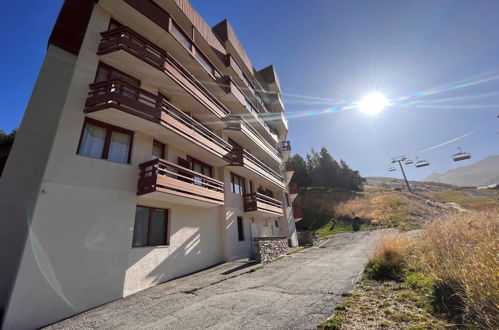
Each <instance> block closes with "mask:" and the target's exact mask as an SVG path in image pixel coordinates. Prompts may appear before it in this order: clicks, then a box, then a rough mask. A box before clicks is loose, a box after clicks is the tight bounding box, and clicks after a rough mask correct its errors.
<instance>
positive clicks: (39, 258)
mask: <svg viewBox="0 0 499 330" xmlns="http://www.w3.org/2000/svg"><path fill="white" fill-rule="evenodd" d="M287 130H288V124H287V119H286V115H285V112H284V105H283V102H282V99H281V88H280V83H279V79H278V77H277V74H276V72H275V70H274V67H273V66H268V67H266V68H263V69H261V70H256V69H255V68H254V67H253V65H252V63H251V60H250V59H249V57H248V55H247V54H246V52H245V50H244V48H243V47H242V45H241V42H240V41H239V40H238V38H237V36H236V34H235V33H234V31H233V29H232V27H231V25H230V24H229V22H228V21H227V20H224V21H222V22H220V23H219V24H217V25H215V26H213V27H210V26H209V25H208V24H207V23H206V22H205V21H204V20H203V19H202V18H201V17H200V16H199V14H198V13H197V12H196V11H195V10H194V9H193V7H192V6H191V4H190V3H189V2H188V1H187V0H98V1H97V0H66V1H65V3H64V5H63V8H62V10H61V12H60V14H59V17H58V19H57V22H56V24H55V27H54V29H53V32H52V34H51V37H50V40H49V43H48V48H47V53H46V58H45V60H44V62H43V65H42V68H41V71H40V74H39V76H38V80H37V82H36V84H35V87H34V90H33V93H32V96H31V99H30V102H29V105H28V107H27V110H26V113H25V115H24V118H23V121H22V124H21V126H20V128H19V132H18V134H17V137H16V140H15V143H14V145H13V148H12V150H11V153H10V156H9V159H8V161H7V164H6V166H5V169H4V172H3V175H2V177H1V179H0V207H1V213H0V214H1V217H2V230H1V231H0V240H1V241H2V243H3V248H2V249H0V250H1V252H0V254H1V257H2V261H3V262H2V266H3V269H2V272H0V278H1V281H0V299H1V300H0V302H1V306H0V307H1V310H0V314H1V316H2V320H3V323H2V324H3V327H5V328H6V329H11V328H13V329H14V328H22V329H24V328H34V327H40V326H43V325H47V324H50V323H52V322H55V321H58V320H60V319H63V318H66V317H70V316H72V315H74V314H77V313H80V312H82V311H85V310H87V309H90V308H92V307H95V306H98V305H101V304H104V303H106V302H109V301H112V300H115V299H119V298H122V297H124V296H126V295H129V294H132V293H134V292H137V291H139V290H143V289H145V288H147V287H150V286H153V285H155V284H158V283H161V282H164V281H167V280H169V279H172V278H175V277H178V276H182V275H185V274H188V273H191V272H194V271H197V270H200V269H203V268H206V267H209V266H212V265H215V264H217V263H220V262H223V261H227V260H232V259H237V258H249V257H251V256H252V255H253V253H254V251H253V249H254V246H253V239H254V238H256V237H276V236H278V237H283V238H284V239H286V240H288V243H289V245H290V246H296V245H297V238H296V231H295V226H294V221H295V219H294V215H293V210H292V207H291V201H292V199H293V197H294V196H296V191H291V192H290V190H289V187H288V182H289V179H290V177H291V175H292V169H291V168H289V166H287V165H286V161H287V159H288V157H289V153H290V150H291V147H290V143H289V141H287V140H286V136H287Z"/></svg>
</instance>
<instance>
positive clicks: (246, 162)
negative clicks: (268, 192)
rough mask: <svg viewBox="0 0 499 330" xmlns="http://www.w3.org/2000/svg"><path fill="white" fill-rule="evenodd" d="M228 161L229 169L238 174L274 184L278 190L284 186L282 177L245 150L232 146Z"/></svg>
mask: <svg viewBox="0 0 499 330" xmlns="http://www.w3.org/2000/svg"><path fill="white" fill-rule="evenodd" d="M230 162H231V164H230V166H231V167H232V168H231V170H232V171H233V172H234V173H236V174H238V175H241V176H243V177H245V178H248V179H251V180H254V181H256V182H258V181H262V180H263V181H265V182H267V183H270V184H272V185H274V187H275V188H276V189H278V190H283V189H284V188H285V184H284V178H283V177H282V176H281V175H280V174H279V173H278V172H277V171H275V170H274V169H272V168H271V167H269V166H268V165H266V164H265V163H264V162H262V161H261V160H259V159H258V158H257V157H255V156H254V155H252V154H251V153H249V152H248V151H247V150H244V149H239V148H233V149H232V152H231V154H230Z"/></svg>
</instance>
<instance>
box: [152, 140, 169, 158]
mask: <svg viewBox="0 0 499 330" xmlns="http://www.w3.org/2000/svg"><path fill="white" fill-rule="evenodd" d="M165 149H166V146H165V144H164V143H161V142H158V141H156V140H154V141H153V143H152V159H156V158H161V159H164V158H165Z"/></svg>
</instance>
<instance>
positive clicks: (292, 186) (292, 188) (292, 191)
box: [289, 183, 300, 195]
mask: <svg viewBox="0 0 499 330" xmlns="http://www.w3.org/2000/svg"><path fill="white" fill-rule="evenodd" d="M299 192H300V187H299V186H298V185H297V184H296V183H291V184H290V185H289V193H290V194H291V195H298V193H299Z"/></svg>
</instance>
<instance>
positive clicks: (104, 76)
mask: <svg viewBox="0 0 499 330" xmlns="http://www.w3.org/2000/svg"><path fill="white" fill-rule="evenodd" d="M113 79H120V80H122V81H124V82H127V83H129V84H130V85H132V86H134V87H140V80H139V79H136V78H134V77H132V76H130V75H127V74H126V73H124V72H121V71H119V70H117V69H115V68H113V67H111V66H109V65H106V64H104V63H99V66H98V67H97V73H96V74H95V82H96V83H99V82H102V81H109V80H113ZM134 94H135V93H134Z"/></svg>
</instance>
